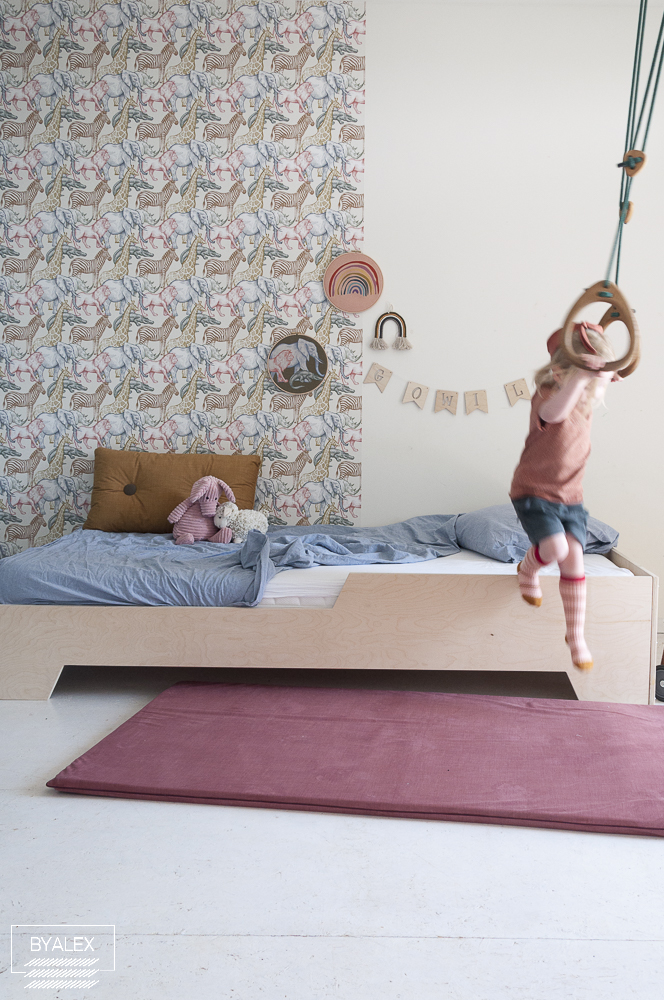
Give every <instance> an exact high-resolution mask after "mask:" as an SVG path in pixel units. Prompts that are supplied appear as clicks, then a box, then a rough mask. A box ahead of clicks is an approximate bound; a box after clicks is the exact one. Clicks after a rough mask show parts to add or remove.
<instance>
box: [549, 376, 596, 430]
mask: <svg viewBox="0 0 664 1000" xmlns="http://www.w3.org/2000/svg"><path fill="white" fill-rule="evenodd" d="M593 378H595V376H594V375H592V374H591V373H590V372H586V371H583V370H582V369H581V368H577V370H576V371H575V372H574V374H573V375H571V376H570V378H569V379H568V380H567V382H565V384H564V385H563V387H562V389H559V390H558V392H553V393H552V394H551V395H550V396H549V398H548V399H545V400H544V402H543V403H542V405H541V406H540V408H539V412H538V416H539V418H540V420H542V421H543V422H544V423H545V424H561V423H562V422H563V420H566V419H567V417H569V415H570V413H571V412H572V410H573V409H574V407H575V406H576V404H577V403H578V402H579V400H580V399H581V396H582V395H583V392H584V391H585V389H586V387H587V385H588V383H589V382H591V381H592V379H593Z"/></svg>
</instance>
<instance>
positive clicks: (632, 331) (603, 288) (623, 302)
mask: <svg viewBox="0 0 664 1000" xmlns="http://www.w3.org/2000/svg"><path fill="white" fill-rule="evenodd" d="M593 302H600V303H602V304H604V305H606V304H609V303H610V307H609V309H607V311H606V312H605V313H604V315H603V316H602V319H601V321H600V324H599V325H600V326H601V327H602V329H603V330H606V328H607V327H608V326H610V325H611V323H615V322H617V321H618V320H622V322H623V323H624V324H625V326H626V327H627V332H628V333H629V348H628V350H627V354H625V356H624V357H623V358H619V359H618V360H617V361H607V362H605V364H604V365H603V366H602V368H601V369H599V371H605V372H618V374H619V375H620V376H621V378H626V377H627V376H628V375H631V374H632V372H633V371H634V370H635V369H636V368H637V366H638V364H639V361H640V360H641V338H640V336H639V328H638V326H637V325H636V320H635V319H634V311H633V310H632V309H630V307H629V304H628V302H627V299H626V298H625V296H624V295H623V293H622V292H621V291H620V289H619V288H618V286H617V285H615V284H614V283H613V282H612V281H598V282H597V283H596V284H594V285H592V286H591V287H590V288H587V289H586V290H585V292H584V293H583V295H581V296H579V298H578V299H577V300H576V302H575V303H574V305H573V306H572V308H571V309H570V311H569V312H568V314H567V316H566V317H565V322H564V324H563V333H562V337H561V343H560V346H561V348H562V350H563V352H564V354H565V355H566V356H567V358H568V360H569V361H571V363H572V364H573V365H574V366H575V367H576V368H581V369H583V371H586V372H592V371H597V370H598V369H596V368H591V367H590V366H589V365H586V364H584V362H583V361H582V360H581V358H580V357H579V356H578V355H577V354H575V352H574V348H573V337H574V323H575V320H576V317H577V315H578V313H579V312H580V311H581V310H582V309H584V308H585V307H586V306H589V305H592V303H593Z"/></svg>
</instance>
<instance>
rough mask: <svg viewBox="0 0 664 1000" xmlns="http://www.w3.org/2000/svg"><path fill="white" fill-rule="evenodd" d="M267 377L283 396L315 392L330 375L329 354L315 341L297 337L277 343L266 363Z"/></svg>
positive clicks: (296, 334)
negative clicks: (328, 368) (286, 393)
mask: <svg viewBox="0 0 664 1000" xmlns="http://www.w3.org/2000/svg"><path fill="white" fill-rule="evenodd" d="M267 371H268V374H269V376H270V378H271V380H272V382H273V383H274V385H276V387H277V388H278V389H280V390H281V392H290V393H293V394H294V395H298V396H299V395H302V394H304V393H307V392H313V391H314V389H317V388H318V386H319V385H320V384H321V382H323V380H324V379H325V376H326V375H327V354H326V353H325V351H324V350H323V348H322V347H321V345H320V344H319V343H318V341H317V340H314V339H313V338H312V337H305V336H303V335H302V334H300V333H294V334H292V335H291V336H290V337H284V338H283V339H282V340H280V341H278V343H276V344H275V345H274V347H273V348H272V350H271V351H270V353H269V355H268V359H267Z"/></svg>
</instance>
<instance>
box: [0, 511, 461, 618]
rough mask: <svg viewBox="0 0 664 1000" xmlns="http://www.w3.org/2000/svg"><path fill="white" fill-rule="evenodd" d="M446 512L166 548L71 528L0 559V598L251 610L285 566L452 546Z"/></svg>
mask: <svg viewBox="0 0 664 1000" xmlns="http://www.w3.org/2000/svg"><path fill="white" fill-rule="evenodd" d="M455 522H456V515H444V514H435V515H430V516H426V517H413V518H411V519H410V520H409V521H402V522H400V523H398V524H391V525H386V526H384V527H380V528H349V527H343V526H335V525H329V526H321V527H320V528H317V529H316V531H315V532H312V530H311V528H306V527H302V528H283V529H279V528H276V529H272V530H271V531H270V533H269V535H267V536H265V535H260V534H259V533H258V532H252V533H251V534H250V536H249V538H248V539H247V541H246V542H245V544H244V545H242V546H239V545H217V544H214V543H212V542H196V543H195V544H194V545H175V543H174V542H173V537H172V535H142V534H128V533H113V532H104V531H74V532H72V534H69V535H65V536H64V537H62V538H59V539H57V540H56V541H54V542H50V543H49V544H48V545H44V546H39V547H36V548H33V549H27V550H26V551H25V552H20V553H18V554H17V555H13V556H8V557H7V558H5V559H1V560H0V604H120V605H135V604H142V605H146V604H147V605H186V606H199V607H200V606H202V607H252V606H253V605H255V604H258V602H259V601H260V600H261V598H262V596H263V591H264V590H265V587H266V585H267V583H268V582H269V581H270V580H271V579H272V577H273V576H274V575H275V573H278V572H280V571H281V570H285V569H304V568H308V567H310V566H347V565H353V564H358V563H365V564H366V563H409V562H421V561H423V560H427V559H436V558H437V557H438V556H447V555H451V554H452V553H454V552H458V551H459V546H458V545H457V543H456V537H455V532H454V525H455Z"/></svg>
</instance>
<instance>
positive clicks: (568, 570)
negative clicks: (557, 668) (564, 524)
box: [560, 534, 593, 670]
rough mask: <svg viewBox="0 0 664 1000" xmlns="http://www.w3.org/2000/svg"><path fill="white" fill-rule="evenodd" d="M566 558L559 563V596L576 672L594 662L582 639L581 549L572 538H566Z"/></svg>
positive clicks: (583, 589)
mask: <svg viewBox="0 0 664 1000" xmlns="http://www.w3.org/2000/svg"><path fill="white" fill-rule="evenodd" d="M566 538H567V544H568V546H569V554H568V556H567V558H566V559H563V560H562V562H560V596H561V598H562V602H563V608H564V609H565V621H566V623H567V636H566V638H567V642H568V643H569V648H570V653H571V654H572V661H573V663H574V666H575V667H578V668H579V670H590V668H591V667H592V665H593V658H592V654H591V652H590V650H589V649H588V646H587V645H586V639H585V636H584V626H585V622H586V577H585V570H584V565H583V548H582V547H581V544H580V542H579V541H578V540H577V539H576V538H575V537H574V535H570V534H567V535H566Z"/></svg>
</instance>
